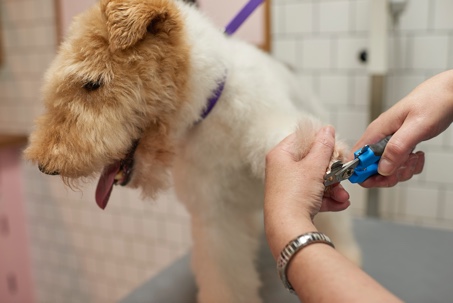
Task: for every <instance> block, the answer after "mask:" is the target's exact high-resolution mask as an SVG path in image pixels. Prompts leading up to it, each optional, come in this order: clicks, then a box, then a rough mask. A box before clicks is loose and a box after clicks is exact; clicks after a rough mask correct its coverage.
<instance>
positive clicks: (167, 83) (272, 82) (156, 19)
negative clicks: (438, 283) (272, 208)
mask: <svg viewBox="0 0 453 303" xmlns="http://www.w3.org/2000/svg"><path fill="white" fill-rule="evenodd" d="M43 99H44V104H45V109H46V111H45V113H44V114H43V115H42V116H41V117H39V118H38V119H37V122H36V128H35V130H34V131H33V132H32V134H31V135H30V142H29V146H28V147H27V149H26V150H25V156H26V158H27V159H29V160H30V161H32V162H34V163H36V164H37V165H38V166H39V169H40V170H41V171H42V172H44V173H46V174H52V175H60V176H61V177H62V179H63V181H64V182H65V184H67V185H68V186H71V187H77V186H79V183H81V182H85V181H86V180H91V178H93V177H95V176H98V175H99V174H100V179H99V183H98V187H97V190H96V201H97V203H98V204H99V206H100V207H102V208H104V207H106V205H107V202H108V198H109V196H110V193H111V191H112V187H113V185H114V184H116V185H122V186H129V187H132V188H140V189H141V191H142V193H143V195H144V196H145V197H150V198H155V197H156V196H157V195H158V193H159V192H161V191H163V190H166V189H167V188H168V187H169V186H174V188H175V191H176V193H177V197H178V198H179V200H180V201H181V202H182V203H183V204H184V205H185V207H186V208H187V210H188V212H189V213H190V215H191V224H192V235H193V254H192V257H193V260H192V266H193V270H194V274H195V278H196V281H197V284H198V287H199V291H198V302H200V303H213V302H215V303H223V302H225V303H240V302H247V303H255V302H262V300H261V298H260V296H259V287H260V281H259V276H258V271H257V269H256V268H255V263H254V260H255V257H256V255H257V250H258V247H259V239H260V234H261V233H262V231H263V227H262V225H263V223H262V204H263V192H264V188H263V184H264V182H263V181H264V172H265V156H266V153H267V152H268V151H269V150H270V149H271V148H272V147H273V146H275V145H276V144H277V143H278V142H279V141H280V140H282V139H283V138H284V137H286V136H287V135H289V134H290V133H292V132H294V131H296V132H297V135H298V139H299V140H298V142H299V144H298V146H295V147H294V148H295V150H294V151H295V152H297V153H298V154H299V156H300V157H303V156H304V155H305V154H306V153H307V151H308V150H309V148H310V146H311V143H312V142H313V140H314V136H315V134H316V132H317V131H318V130H319V129H320V127H321V126H322V125H323V122H321V121H324V120H323V119H324V118H323V116H325V111H324V110H323V109H322V108H321V107H320V105H319V102H318V101H317V100H316V98H315V97H313V96H312V94H311V93H310V92H309V90H305V89H304V88H302V87H301V84H300V83H299V81H298V79H297V77H296V76H295V75H294V74H293V72H291V71H290V70H289V69H288V68H287V67H285V66H284V65H283V64H281V63H280V62H278V61H277V60H275V59H272V58H271V57H270V56H269V55H268V54H266V53H264V52H262V51H261V50H259V49H257V48H256V47H254V46H251V45H249V44H247V43H245V42H243V41H240V40H237V39H234V38H231V37H227V36H225V35H224V34H223V33H222V31H221V30H219V29H218V28H216V27H215V26H213V25H212V24H211V22H210V21H209V20H208V18H206V17H205V16H203V15H202V13H200V12H199V11H198V10H197V9H196V8H195V7H194V6H193V5H189V4H187V3H184V2H183V1H177V0H176V1H175V0H101V1H100V2H99V3H98V4H96V5H94V6H93V7H92V8H90V9H89V10H87V11H86V12H84V13H82V14H81V15H79V16H77V17H76V18H75V19H74V21H73V24H72V26H71V27H70V30H69V33H68V35H67V37H66V38H65V40H64V42H63V43H62V44H61V46H60V48H59V52H58V54H57V56H56V58H55V60H54V61H53V63H52V64H51V66H50V67H49V69H48V71H47V72H46V75H45V81H44V86H43ZM346 154H347V148H346V147H345V145H344V144H342V143H341V142H340V141H337V143H336V148H335V153H334V156H333V159H332V160H336V159H340V160H344V158H345V155H346ZM282 205H283V204H282ZM316 224H317V226H318V228H319V229H320V230H321V231H323V232H325V233H327V234H328V235H329V236H330V237H331V238H332V240H333V241H334V243H335V245H336V247H337V249H338V250H339V251H340V252H342V253H343V254H344V255H346V256H347V257H348V258H350V259H351V260H353V261H355V262H357V263H359V262H360V250H359V248H358V245H357V243H356V242H355V239H354V237H353V234H352V231H351V222H350V219H349V217H348V215H347V214H346V213H339V214H335V215H333V214H323V215H319V216H318V217H317V222H316Z"/></svg>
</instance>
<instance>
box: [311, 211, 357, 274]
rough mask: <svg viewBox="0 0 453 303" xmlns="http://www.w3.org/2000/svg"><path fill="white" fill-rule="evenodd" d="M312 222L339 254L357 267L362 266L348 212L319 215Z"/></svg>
mask: <svg viewBox="0 0 453 303" xmlns="http://www.w3.org/2000/svg"><path fill="white" fill-rule="evenodd" d="M314 222H315V225H316V227H317V228H318V230H319V231H321V232H323V233H325V234H327V235H329V237H330V238H331V239H332V242H333V243H334V244H335V248H336V249H337V250H338V251H339V252H340V253H341V254H343V255H344V256H345V257H346V258H348V259H349V260H351V261H352V262H354V263H355V264H357V265H358V266H361V265H362V254H361V250H360V248H359V246H358V244H357V242H356V240H355V237H354V233H353V229H352V220H351V216H350V214H349V212H348V211H343V212H338V213H319V214H318V215H316V218H315V221H314Z"/></svg>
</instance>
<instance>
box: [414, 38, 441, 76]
mask: <svg viewBox="0 0 453 303" xmlns="http://www.w3.org/2000/svg"><path fill="white" fill-rule="evenodd" d="M448 39H449V37H448V36H447V35H436V36H434V35H430V36H427V35H426V36H417V37H414V38H413V39H412V58H411V60H410V65H409V67H412V68H421V69H441V70H445V69H447V66H448V56H449V53H448V43H449V40H448Z"/></svg>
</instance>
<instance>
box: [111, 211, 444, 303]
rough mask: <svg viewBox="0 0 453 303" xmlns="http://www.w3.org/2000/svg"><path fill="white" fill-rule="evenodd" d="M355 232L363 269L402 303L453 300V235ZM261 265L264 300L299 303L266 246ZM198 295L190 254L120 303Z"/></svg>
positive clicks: (382, 225)
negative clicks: (280, 278)
mask: <svg viewBox="0 0 453 303" xmlns="http://www.w3.org/2000/svg"><path fill="white" fill-rule="evenodd" d="M355 233H356V236H357V239H358V241H359V243H360V245H361V247H362V250H363V266H364V270H365V271H366V272H368V273H369V274H370V275H371V276H373V277H374V278H375V279H376V280H377V281H379V282H380V283H381V284H382V285H384V286H385V287H386V288H387V289H389V290H390V291H391V292H393V293H394V294H396V295H397V296H398V297H400V298H401V299H402V300H404V301H406V302H411V303H417V302H420V303H426V302H430V303H448V302H453V232H449V231H443V230H437V229H431V228H423V227H416V226H408V225H401V224H396V223H391V222H387V221H378V220H373V219H356V220H355ZM263 242H264V240H263ZM258 262H259V268H260V270H261V271H260V274H261V278H262V281H263V287H262V289H261V291H260V292H261V296H262V297H263V299H264V302H266V303H271V302H272V303H275V302H285V303H292V302H299V301H298V300H297V298H296V297H295V296H293V295H291V294H289V293H288V292H287V291H286V290H285V289H284V288H283V286H282V285H281V282H280V280H279V278H278V276H277V273H276V269H275V262H274V260H273V259H272V256H271V254H270V252H269V251H268V249H267V247H266V244H265V243H263V245H262V249H261V254H260V258H259V261H258ZM345 291H347V289H345ZM195 297H196V286H195V282H194V279H193V276H192V273H191V271H190V255H186V256H184V257H182V258H181V259H179V260H177V261H176V262H174V263H173V264H172V265H170V266H169V267H168V268H166V269H164V270H163V271H162V272H161V273H159V274H158V275H157V276H155V277H153V278H151V279H150V280H148V281H145V282H144V283H143V285H141V286H140V287H138V288H137V289H136V290H134V291H133V292H131V293H130V294H129V295H128V296H126V297H125V298H124V299H123V300H121V301H120V302H121V303H145V302H146V303H163V302H171V303H179V302H181V303H195V302H196V300H195Z"/></svg>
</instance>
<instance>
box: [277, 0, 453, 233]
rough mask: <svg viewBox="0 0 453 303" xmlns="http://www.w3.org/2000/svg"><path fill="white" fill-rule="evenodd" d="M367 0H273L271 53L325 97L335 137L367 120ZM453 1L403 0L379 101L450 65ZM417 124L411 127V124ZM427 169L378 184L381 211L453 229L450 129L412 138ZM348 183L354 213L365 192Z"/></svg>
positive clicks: (352, 133)
mask: <svg viewBox="0 0 453 303" xmlns="http://www.w3.org/2000/svg"><path fill="white" fill-rule="evenodd" d="M370 2H371V1H370V0H275V1H273V2H272V6H273V9H272V11H273V17H274V19H273V20H274V22H273V26H272V32H273V53H274V55H275V56H276V57H277V58H279V59H281V60H284V61H286V62H288V63H289V64H291V65H293V66H294V67H295V68H296V69H297V71H298V73H299V74H300V77H301V79H303V80H304V81H308V82H309V83H311V84H312V87H313V88H314V90H315V91H316V92H317V94H318V95H319V96H320V98H321V100H322V101H323V102H324V103H325V104H326V106H327V109H328V110H329V112H330V113H331V118H332V119H331V120H332V123H333V124H334V125H335V127H336V128H337V131H338V133H339V134H340V135H341V137H343V138H345V139H347V141H348V142H350V143H351V144H353V143H354V142H355V141H356V140H357V139H358V138H359V137H360V136H361V134H362V132H363V131H364V129H365V127H366V125H367V123H368V107H367V102H368V100H369V97H368V94H369V89H370V83H369V77H368V73H367V66H366V64H363V63H361V62H360V61H359V60H358V54H359V53H360V51H362V50H364V49H366V48H367V45H368V27H369V20H370ZM451 12H453V1H451V0H429V1H428V0H427V1H416V0H409V1H408V4H407V7H406V10H405V11H404V12H403V14H402V15H401V16H400V19H399V22H398V23H396V24H392V25H390V30H389V35H390V43H389V44H390V47H389V48H390V49H389V61H390V71H389V74H388V77H387V81H386V92H385V108H388V107H390V106H391V105H392V104H394V103H395V102H397V101H398V100H399V99H400V98H402V97H403V96H405V95H406V94H407V93H409V92H410V91H411V90H412V89H413V88H415V86H416V85H417V84H419V83H421V82H422V81H424V80H425V79H427V78H429V77H430V76H432V75H434V74H436V73H439V72H441V71H443V70H446V69H451V68H453V18H452V17H451ZM415 131H416V130H415ZM418 148H419V149H422V150H424V151H426V153H427V155H426V156H427V161H426V169H425V171H424V172H423V173H422V174H421V175H420V176H417V177H416V178H414V179H413V180H411V181H410V182H406V183H404V184H400V185H398V186H397V187H395V188H393V189H385V190H381V194H380V196H381V213H382V216H383V217H385V218H389V219H394V220H397V221H400V222H408V223H415V224H420V225H429V226H437V227H443V228H449V229H453V212H452V209H453V199H452V197H453V180H452V179H451V178H449V177H448V176H449V165H450V164H451V163H453V131H452V129H449V130H447V131H446V132H445V133H444V134H442V135H441V136H439V137H438V138H436V139H433V140H431V141H429V142H425V143H423V144H420V146H418ZM348 188H350V190H351V191H352V194H353V198H352V208H353V210H354V212H355V213H356V214H357V215H362V214H363V213H364V209H365V198H366V194H367V193H366V192H364V190H361V189H360V188H358V187H357V186H348Z"/></svg>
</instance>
